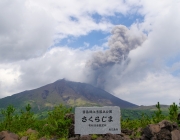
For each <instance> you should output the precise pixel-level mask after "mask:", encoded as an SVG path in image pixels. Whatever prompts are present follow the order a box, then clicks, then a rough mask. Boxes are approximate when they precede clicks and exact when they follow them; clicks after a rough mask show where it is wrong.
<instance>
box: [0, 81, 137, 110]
mask: <svg viewBox="0 0 180 140" xmlns="http://www.w3.org/2000/svg"><path fill="white" fill-rule="evenodd" d="M28 103H29V104H30V105H31V106H32V108H33V110H36V111H38V110H41V111H42V110H44V109H51V108H53V106H54V105H58V104H60V103H62V104H64V105H67V106H72V107H75V106H119V107H121V108H132V107H137V105H135V104H133V103H130V102H127V101H124V100H122V99H119V98H117V97H115V96H113V95H111V94H110V93H108V92H106V91H104V90H102V89H100V88H97V87H94V86H92V85H90V84H85V83H80V82H72V81H67V80H64V79H62V80H58V81H56V82H54V83H51V84H48V85H45V86H43V87H40V88H37V89H33V90H28V91H23V92H21V93H17V94H14V95H12V96H8V97H5V98H2V99H0V108H5V107H7V106H8V105H9V104H12V105H14V106H15V107H16V108H22V107H24V106H25V105H27V104H28Z"/></svg>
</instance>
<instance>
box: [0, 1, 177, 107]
mask: <svg viewBox="0 0 180 140" xmlns="http://www.w3.org/2000/svg"><path fill="white" fill-rule="evenodd" d="M154 3H155V4H154ZM0 7H1V12H0V19H1V23H0V44H1V45H0V93H1V94H0V98H3V97H6V96H10V95H13V94H15V93H18V92H21V91H24V90H30V89H34V88H38V87H40V86H43V85H46V84H49V83H52V82H54V81H56V80H58V79H62V78H66V79H68V80H71V81H76V82H85V83H89V84H93V85H94V86H98V85H101V86H102V87H103V89H104V90H106V91H108V92H110V93H111V94H113V95H115V96H117V97H119V98H121V99H123V100H127V101H129V102H132V103H135V104H138V105H152V104H156V103H157V102H158V101H159V102H160V103H162V104H171V103H172V102H176V103H178V101H179V100H178V99H179V98H180V97H179V91H180V86H179V85H180V40H179V36H180V26H179V25H180V15H179V14H180V9H179V7H180V2H179V1H178V0H174V1H172V0H164V1H156V0H152V1H149V0H143V1H141V0H127V1H124V0H111V1H109V0H98V1H84V0H83V1H79V0H66V1H58V0H53V1H48V0H38V1H36V0H30V1H29V0H24V1H23V2H22V1H20V0H13V1H3V2H1V3H0ZM22 13H23V14H22Z"/></svg>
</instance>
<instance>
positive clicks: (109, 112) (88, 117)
mask: <svg viewBox="0 0 180 140" xmlns="http://www.w3.org/2000/svg"><path fill="white" fill-rule="evenodd" d="M120 132H121V129H120V108H119V107H117V106H104V107H76V108H75V134H81V135H88V134H106V133H112V134H120Z"/></svg>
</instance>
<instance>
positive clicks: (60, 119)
mask: <svg viewBox="0 0 180 140" xmlns="http://www.w3.org/2000/svg"><path fill="white" fill-rule="evenodd" d="M72 111H73V108H68V107H66V106H64V105H62V104H60V105H58V106H55V107H54V108H53V110H50V111H47V112H42V113H41V115H40V114H34V113H33V112H32V111H31V105H30V104H28V105H27V106H26V107H25V109H24V110H20V111H17V110H16V109H15V108H14V106H12V105H9V106H8V107H7V108H6V109H1V111H0V117H1V119H0V120H1V121H0V132H1V131H6V130H8V131H11V132H14V133H16V134H18V135H19V137H22V136H28V137H29V139H30V140H36V139H38V138H41V137H46V138H53V137H56V139H57V138H59V140H63V139H64V140H66V139H67V138H68V133H69V132H68V130H69V127H70V125H71V121H72V120H70V119H67V118H66V117H65V115H66V114H68V113H71V112H72ZM178 111H179V107H178V106H177V105H176V104H175V103H173V104H172V105H170V106H169V108H168V112H166V113H164V112H163V111H162V109H161V106H160V103H159V102H158V103H157V105H156V110H153V111H148V110H141V111H139V110H133V109H123V110H121V114H122V117H121V128H122V129H129V130H133V136H131V137H140V135H141V133H140V128H144V127H146V126H147V125H148V124H153V123H158V122H160V121H162V120H165V119H166V120H169V121H171V122H177V115H178ZM177 123H179V122H177ZM30 128H31V129H32V130H36V132H37V133H30V134H29V133H27V132H26V131H27V130H28V129H30ZM91 136H92V139H96V138H97V137H99V136H98V135H95V134H93V135H91Z"/></svg>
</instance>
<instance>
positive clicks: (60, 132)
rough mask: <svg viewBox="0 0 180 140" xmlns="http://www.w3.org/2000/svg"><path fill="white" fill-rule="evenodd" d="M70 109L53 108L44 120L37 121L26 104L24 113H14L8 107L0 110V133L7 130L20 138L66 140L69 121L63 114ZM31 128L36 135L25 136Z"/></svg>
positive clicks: (12, 108) (11, 107) (63, 107)
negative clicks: (57, 139)
mask: <svg viewBox="0 0 180 140" xmlns="http://www.w3.org/2000/svg"><path fill="white" fill-rule="evenodd" d="M71 110H72V109H71V108H66V107H65V106H63V105H59V106H55V107H54V109H53V110H52V111H49V112H48V116H47V118H45V119H41V120H40V119H38V118H35V117H34V114H33V113H32V112H31V106H30V105H29V104H28V105H27V106H26V107H25V111H23V110H21V111H20V113H18V114H17V113H15V108H14V107H13V106H11V105H10V106H8V107H7V109H3V110H1V115H2V121H1V122H0V132H1V131H3V130H8V131H11V132H14V133H16V134H18V135H19V136H20V137H22V136H29V139H30V140H31V139H32V140H35V139H38V138H40V137H43V136H45V137H47V138H51V137H54V136H56V137H58V138H60V139H63V138H64V139H66V138H67V137H68V128H69V126H70V124H71V120H70V119H67V118H65V114H68V113H70V112H71ZM29 128H31V129H33V130H36V131H37V132H38V133H35V134H34V133H33V134H27V133H26V131H27V130H28V129H29Z"/></svg>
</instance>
